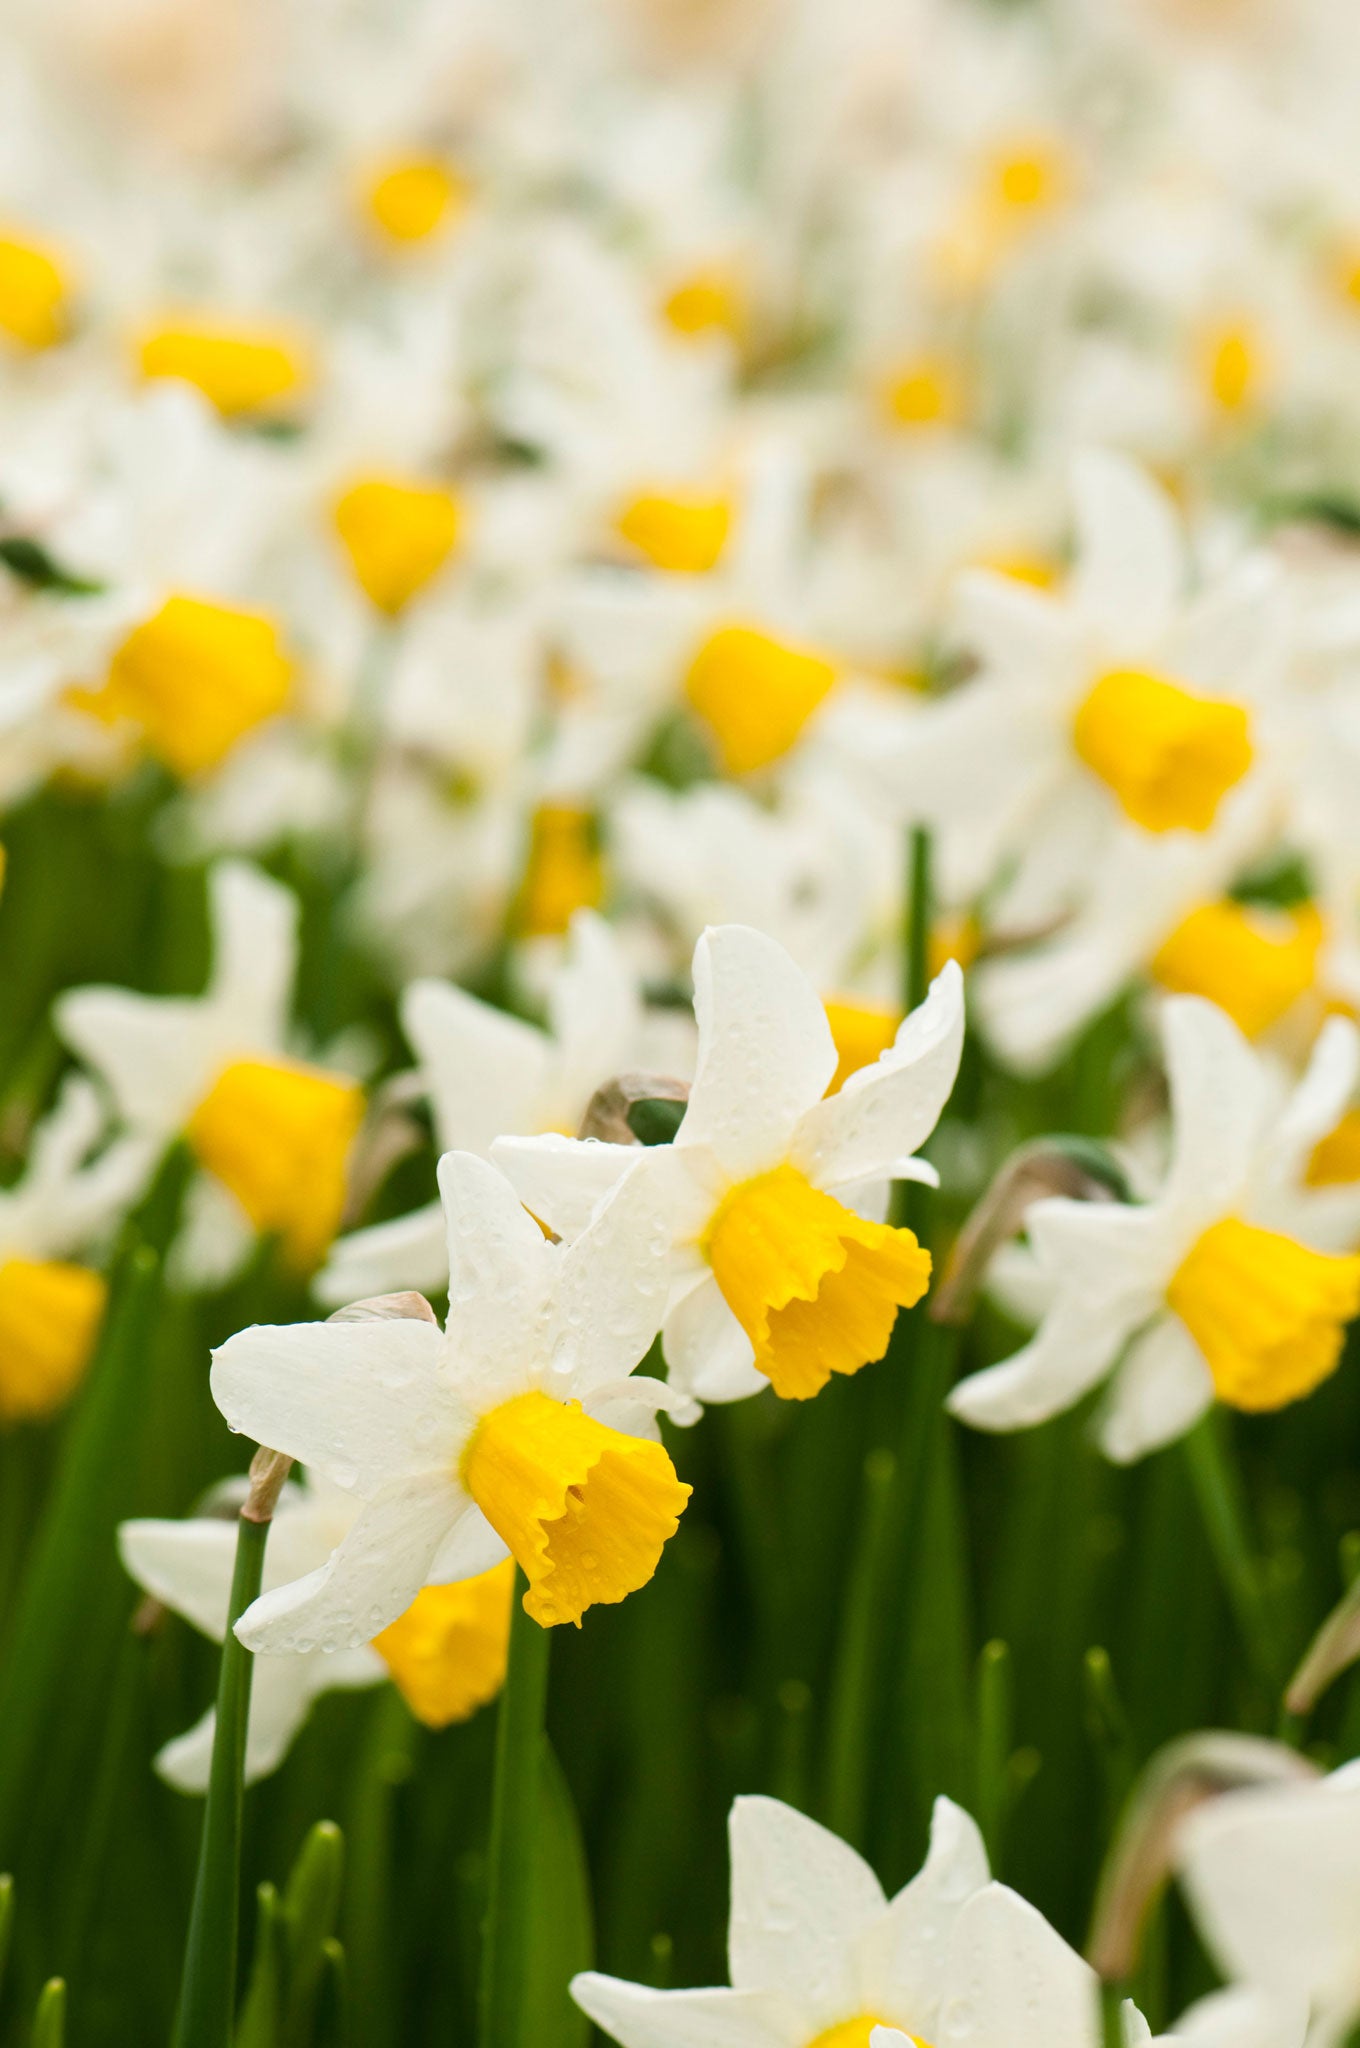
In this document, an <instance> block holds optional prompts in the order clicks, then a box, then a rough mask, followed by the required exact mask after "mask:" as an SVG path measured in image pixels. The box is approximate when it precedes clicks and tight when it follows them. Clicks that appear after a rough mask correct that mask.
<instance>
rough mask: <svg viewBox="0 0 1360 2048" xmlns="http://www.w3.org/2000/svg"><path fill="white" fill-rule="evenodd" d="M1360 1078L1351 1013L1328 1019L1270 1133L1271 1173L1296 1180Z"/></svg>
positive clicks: (1359, 1045)
mask: <svg viewBox="0 0 1360 2048" xmlns="http://www.w3.org/2000/svg"><path fill="white" fill-rule="evenodd" d="M1358 1077H1360V1031H1357V1029H1356V1027H1355V1025H1354V1024H1353V1023H1352V1021H1351V1019H1350V1018H1349V1017H1329V1018H1328V1019H1327V1022H1326V1023H1325V1024H1324V1025H1323V1027H1322V1029H1321V1031H1320V1032H1319V1033H1318V1036H1317V1042H1316V1044H1315V1045H1314V1047H1313V1051H1312V1055H1311V1057H1310V1059H1309V1061H1308V1065H1307V1067H1306V1068H1305V1069H1304V1072H1303V1078H1302V1079H1301V1080H1300V1082H1299V1084H1298V1086H1297V1087H1296V1088H1295V1089H1294V1092H1293V1094H1292V1095H1291V1096H1290V1098H1289V1100H1288V1102H1287V1103H1286V1104H1285V1107H1284V1110H1283V1112H1282V1114H1281V1116H1280V1118H1279V1121H1278V1122H1277V1124H1276V1125H1275V1129H1274V1131H1273V1132H1272V1133H1271V1137H1270V1142H1269V1146H1268V1148H1267V1149H1268V1155H1269V1165H1270V1168H1271V1169H1273V1172H1274V1174H1276V1175H1278V1176H1280V1177H1281V1178H1288V1179H1290V1180H1294V1179H1297V1178H1299V1177H1301V1176H1302V1175H1303V1174H1304V1173H1305V1171H1306V1169H1307V1165H1308V1159H1309V1155H1310V1154H1311V1153H1312V1150H1313V1147H1314V1146H1315V1145H1316V1144H1317V1143H1318V1140H1319V1139H1321V1138H1325V1137H1326V1136H1327V1135H1328V1133H1329V1132H1330V1131H1332V1130H1333V1129H1334V1128H1335V1126H1336V1125H1337V1124H1338V1123H1339V1122H1340V1120H1341V1115H1342V1112H1343V1111H1344V1109H1345V1108H1346V1105H1347V1103H1348V1102H1349V1101H1350V1099H1351V1096H1352V1095H1353V1094H1354V1093H1355V1084H1356V1080H1357V1078H1358Z"/></svg>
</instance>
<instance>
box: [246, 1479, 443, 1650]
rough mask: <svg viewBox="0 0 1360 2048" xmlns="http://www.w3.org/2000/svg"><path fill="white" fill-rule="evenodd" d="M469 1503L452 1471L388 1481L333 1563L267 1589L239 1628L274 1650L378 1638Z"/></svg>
mask: <svg viewBox="0 0 1360 2048" xmlns="http://www.w3.org/2000/svg"><path fill="white" fill-rule="evenodd" d="M465 1508H466V1498H465V1496H464V1495H463V1494H462V1493H461V1492H460V1491H459V1490H458V1488H457V1485H456V1483H455V1479H454V1477H453V1475H452V1474H451V1473H444V1472H431V1473H426V1474H425V1475H423V1476H422V1477H421V1478H419V1479H413V1480H406V1481H403V1482H399V1483H398V1484H396V1485H393V1486H389V1487H388V1488H387V1489H386V1491H385V1492H384V1493H381V1494H379V1495H378V1497H377V1499H376V1500H371V1501H366V1502H365V1503H364V1505H363V1507H362V1508H361V1509H360V1510H359V1513H358V1516H357V1517H356V1519H355V1522H354V1525H353V1527H352V1528H351V1529H350V1531H349V1534H348V1535H347V1536H346V1537H345V1538H344V1540H343V1541H342V1542H341V1543H340V1545H339V1546H338V1548H337V1549H336V1550H335V1551H334V1552H333V1554H332V1555H331V1557H330V1559H329V1561H328V1562H327V1563H326V1564H324V1565H322V1566H321V1567H320V1569H319V1570H318V1571H314V1572H309V1573H308V1575H307V1577H306V1578H305V1579H295V1580H294V1581H293V1582H292V1584H291V1585H288V1586H279V1587H277V1588H276V1589H275V1590H274V1591H272V1592H269V1593H262V1594H261V1595H260V1597H259V1599H258V1600H256V1601H255V1602H254V1604H253V1605H252V1606H250V1607H248V1608H247V1609H246V1611H245V1613H244V1614H243V1615H242V1617H241V1619H240V1620H239V1621H238V1622H237V1624H236V1634H237V1635H238V1636H239V1637H240V1639H241V1641H242V1642H243V1643H244V1644H245V1646H246V1648H247V1649H248V1650H254V1651H256V1652H260V1653H263V1654H266V1655H269V1656H280V1655H283V1654H285V1653H290V1654H295V1653H297V1652H300V1651H309V1650H317V1649H326V1650H338V1649H355V1648H357V1647H358V1645H359V1644H360V1643H368V1642H371V1641H372V1640H373V1638H374V1636H376V1635H377V1634H379V1632H380V1631H381V1630H382V1629H385V1628H386V1627H387V1624H388V1623H389V1622H391V1621H395V1620H396V1618H397V1616H398V1615H399V1614H404V1613H405V1611H406V1609H407V1608H408V1607H409V1606H410V1604H411V1602H412V1601H413V1600H414V1599H415V1597H416V1594H417V1593H418V1592H419V1591H420V1589H421V1587H422V1586H423V1585H425V1583H426V1581H427V1578H428V1575H429V1571H430V1567H431V1565H432V1564H433V1562H434V1560H435V1558H436V1557H437V1556H438V1554H439V1551H440V1547H441V1545H443V1544H444V1543H445V1542H446V1540H447V1538H448V1535H449V1532H450V1530H451V1529H452V1527H453V1525H454V1523H455V1521H456V1520H457V1518H458V1516H459V1515H460V1514H462V1513H463V1512H464V1511H465Z"/></svg>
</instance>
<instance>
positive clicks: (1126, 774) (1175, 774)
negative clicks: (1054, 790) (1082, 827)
mask: <svg viewBox="0 0 1360 2048" xmlns="http://www.w3.org/2000/svg"><path fill="white" fill-rule="evenodd" d="M1072 743H1073V745H1074V746H1075V748H1076V750H1077V753H1078V754H1079V755H1080V757H1081V759H1082V760H1083V761H1084V762H1085V763H1086V766H1087V767H1088V768H1089V769H1090V770H1091V771H1092V773H1093V774H1095V775H1098V776H1099V777H1100V779H1101V781H1102V782H1104V783H1105V784H1107V785H1108V787H1109V788H1110V789H1111V790H1113V792H1114V794H1115V796H1116V797H1117V798H1118V800H1119V803H1120V804H1121V806H1122V807H1123V809H1124V811H1125V813H1126V815H1127V816H1128V817H1130V818H1131V819H1132V820H1133V822H1134V824H1135V825H1141V826H1142V827H1143V829H1144V831H1145V832H1174V831H1176V830H1178V829H1186V830H1189V831H1191V832H1207V831H1208V829H1209V827H1210V826H1211V825H1212V824H1213V822H1214V819H1215V818H1216V816H1217V815H1218V807H1219V805H1220V803H1221V802H1222V801H1223V798H1224V797H1225V796H1226V794H1227V792H1228V791H1229V790H1230V789H1231V788H1232V786H1233V784H1234V783H1236V782H1240V781H1241V779H1242V777H1243V776H1244V775H1245V774H1246V772H1247V770H1248V769H1249V768H1250V766H1251V761H1252V749H1251V722H1250V720H1249V718H1248V716H1247V713H1246V711H1245V710H1244V709H1243V707H1242V706H1241V705H1240V704H1231V703H1227V702H1224V701H1223V700H1222V699H1220V698H1217V697H1195V696H1192V695H1191V693H1190V692H1189V691H1188V690H1183V689H1181V688H1180V686H1179V684H1177V683H1170V682H1167V681H1166V680H1165V678H1164V677H1162V676H1154V675H1149V674H1147V673H1146V672H1145V671H1144V670H1142V669H1132V668H1127V669H1112V670H1110V672H1109V673H1108V674H1107V675H1103V676H1101V678H1100V680H1099V681H1098V682H1097V683H1096V685H1095V687H1094V689H1092V690H1091V692H1090V694H1089V695H1088V696H1087V697H1086V699H1085V701H1084V702H1083V703H1082V705H1081V707H1080V709H1079V710H1078V712H1077V715H1076V719H1075V721H1074V723H1073V727H1072Z"/></svg>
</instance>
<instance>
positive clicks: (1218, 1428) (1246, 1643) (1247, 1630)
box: [1184, 1409, 1278, 1686]
mask: <svg viewBox="0 0 1360 2048" xmlns="http://www.w3.org/2000/svg"><path fill="white" fill-rule="evenodd" d="M1184 1444H1185V1458H1186V1463H1187V1465H1188V1466H1189V1468H1190V1479H1191V1483H1192V1485H1193V1486H1194V1490H1195V1498H1196V1500H1197V1501H1198V1503H1199V1511H1200V1514H1201V1516H1202V1518H1203V1521H1204V1529H1205V1534H1206V1535H1207V1536H1208V1539H1209V1547H1210V1549H1211V1550H1212V1551H1213V1554H1214V1562H1215V1564H1216V1565H1217V1566H1218V1572H1219V1577H1220V1578H1221V1579H1222V1581H1223V1590H1224V1592H1225V1593H1226V1594H1227V1596H1228V1604H1229V1605H1230V1607H1231V1608H1232V1611H1233V1616H1234V1618H1235V1620H1236V1623H1237V1628H1238V1632H1239V1634H1240V1635H1241V1638H1242V1643H1243V1647H1244V1648H1245V1650H1246V1652H1247V1655H1248V1657H1249V1658H1250V1660H1251V1663H1252V1666H1253V1668H1254V1669H1255V1671H1256V1673H1257V1675H1258V1676H1259V1677H1261V1678H1263V1679H1265V1680H1266V1682H1267V1683H1268V1684H1270V1685H1272V1686H1274V1684H1275V1682H1276V1679H1277V1676H1278V1672H1277V1664H1278V1660H1277V1657H1276V1652H1275V1628H1274V1621H1273V1618H1272V1615H1271V1611H1270V1604H1269V1601H1268V1600H1267V1598H1266V1590H1265V1584H1264V1581H1263V1579H1262V1576H1261V1566H1260V1561H1259V1559H1258V1558H1257V1556H1256V1552H1255V1548H1254V1546H1253V1543H1252V1539H1251V1535H1250V1531H1249V1529H1248V1526H1247V1514H1246V1503H1245V1500H1244V1498H1243V1489H1242V1479H1241V1474H1240V1473H1239V1472H1238V1470H1237V1466H1236V1463H1235V1460H1234V1458H1233V1455H1232V1448H1231V1445H1230V1444H1229V1443H1228V1441H1227V1439H1226V1436H1225V1434H1224V1422H1223V1417H1222V1415H1220V1414H1219V1412H1218V1411H1217V1409H1211V1410H1210V1411H1209V1413H1208V1414H1207V1415H1206V1416H1205V1417H1204V1419H1203V1421H1202V1422H1199V1423H1197V1424H1196V1425H1195V1427H1194V1429H1192V1430H1191V1431H1190V1433H1189V1435H1188V1436H1187V1437H1185V1439H1184Z"/></svg>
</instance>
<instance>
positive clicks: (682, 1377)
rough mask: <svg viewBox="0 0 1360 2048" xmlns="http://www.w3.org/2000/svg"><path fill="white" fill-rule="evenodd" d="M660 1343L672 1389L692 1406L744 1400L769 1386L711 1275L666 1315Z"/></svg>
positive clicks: (706, 1276)
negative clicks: (689, 1398)
mask: <svg viewBox="0 0 1360 2048" xmlns="http://www.w3.org/2000/svg"><path fill="white" fill-rule="evenodd" d="M661 1341H662V1349H663V1350H664V1351H665V1354H666V1365H667V1368H668V1370H669V1373H670V1378H671V1384H672V1385H673V1386H677V1387H683V1388H684V1390H685V1392H686V1393H688V1394H692V1395H693V1396H694V1398H695V1400H696V1401H703V1402H721V1401H744V1400H746V1399H747V1398H748V1396H750V1395H751V1394H758V1393H759V1392H760V1390H761V1388H762V1387H765V1386H768V1385H769V1381H768V1380H767V1378H766V1376H765V1374H764V1373H762V1372H757V1371H756V1367H755V1363H754V1359H755V1353H754V1352H753V1350H752V1348H751V1340H750V1338H749V1337H748V1336H747V1334H746V1332H745V1330H743V1329H742V1327H741V1324H740V1323H739V1322H738V1321H737V1319H736V1317H735V1316H734V1315H733V1313H732V1311H731V1309H730V1308H729V1307H728V1306H727V1303H726V1301H725V1300H724V1299H723V1295H722V1290H721V1289H720V1288H719V1286H718V1283H717V1281H716V1280H715V1279H714V1278H713V1277H712V1275H711V1274H705V1276H704V1278H703V1279H702V1280H701V1281H700V1282H699V1285H698V1286H697V1287H694V1288H691V1290H690V1292H689V1293H688V1294H687V1295H685V1297H684V1299H683V1300H682V1301H680V1302H678V1303H677V1305H676V1306H675V1307H674V1308H673V1309H672V1310H671V1312H670V1314H669V1315H668V1316H667V1317H666V1321H665V1326H664V1329H663V1332H662V1340H661Z"/></svg>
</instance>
